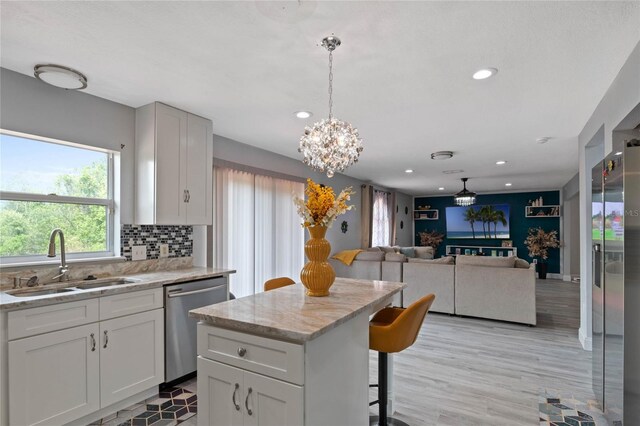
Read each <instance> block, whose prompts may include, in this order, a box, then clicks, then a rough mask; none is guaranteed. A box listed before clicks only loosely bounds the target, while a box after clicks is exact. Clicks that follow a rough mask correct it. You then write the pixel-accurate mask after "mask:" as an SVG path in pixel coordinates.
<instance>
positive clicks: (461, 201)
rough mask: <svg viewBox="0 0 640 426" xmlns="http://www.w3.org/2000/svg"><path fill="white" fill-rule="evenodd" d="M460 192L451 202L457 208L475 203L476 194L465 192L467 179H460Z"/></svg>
mask: <svg viewBox="0 0 640 426" xmlns="http://www.w3.org/2000/svg"><path fill="white" fill-rule="evenodd" d="M460 180H461V181H462V185H463V187H462V191H460V192H458V193H457V194H456V195H454V196H453V202H454V203H456V205H457V206H462V207H466V206H470V205H472V204H475V203H476V193H475V192H471V191H469V190H467V181H468V180H469V178H466V177H465V178H462V179H460Z"/></svg>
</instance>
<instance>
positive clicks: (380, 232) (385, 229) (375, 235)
mask: <svg viewBox="0 0 640 426" xmlns="http://www.w3.org/2000/svg"><path fill="white" fill-rule="evenodd" d="M389 245H391V194H390V193H389V192H384V191H378V190H374V191H373V213H372V220H371V246H372V247H376V246H389Z"/></svg>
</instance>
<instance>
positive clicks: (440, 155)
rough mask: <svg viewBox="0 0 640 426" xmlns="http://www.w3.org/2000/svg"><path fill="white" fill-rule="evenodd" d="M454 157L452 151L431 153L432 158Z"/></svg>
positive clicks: (444, 158)
mask: <svg viewBox="0 0 640 426" xmlns="http://www.w3.org/2000/svg"><path fill="white" fill-rule="evenodd" d="M451 157H453V152H451V151H438V152H432V153H431V159H432V160H448V159H449V158H451Z"/></svg>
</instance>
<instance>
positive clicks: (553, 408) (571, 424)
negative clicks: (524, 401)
mask: <svg viewBox="0 0 640 426" xmlns="http://www.w3.org/2000/svg"><path fill="white" fill-rule="evenodd" d="M592 403H593V401H591V403H589V402H587V403H582V402H580V401H577V400H575V399H573V398H567V399H561V398H550V397H548V396H544V397H540V400H539V401H538V406H539V410H540V426H606V422H605V421H604V418H603V416H602V413H601V412H600V411H599V410H598V409H597V407H595V406H594V405H593V404H592Z"/></svg>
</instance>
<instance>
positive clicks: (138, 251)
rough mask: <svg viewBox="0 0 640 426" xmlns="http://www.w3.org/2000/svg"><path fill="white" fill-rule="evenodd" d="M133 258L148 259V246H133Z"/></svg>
mask: <svg viewBox="0 0 640 426" xmlns="http://www.w3.org/2000/svg"><path fill="white" fill-rule="evenodd" d="M131 260H147V246H133V247H132V248H131Z"/></svg>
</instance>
